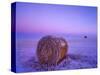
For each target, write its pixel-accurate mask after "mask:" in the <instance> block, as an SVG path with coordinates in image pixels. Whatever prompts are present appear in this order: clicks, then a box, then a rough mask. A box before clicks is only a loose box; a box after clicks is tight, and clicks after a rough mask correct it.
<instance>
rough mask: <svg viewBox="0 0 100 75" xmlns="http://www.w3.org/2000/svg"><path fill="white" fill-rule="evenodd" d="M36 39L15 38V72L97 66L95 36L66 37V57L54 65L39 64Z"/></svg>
mask: <svg viewBox="0 0 100 75" xmlns="http://www.w3.org/2000/svg"><path fill="white" fill-rule="evenodd" d="M39 39H40V38H38V39H34V40H33V38H32V39H26V38H25V39H24V38H21V39H17V40H18V41H17V51H16V55H17V58H16V63H17V64H16V68H17V69H16V70H17V72H31V71H35V72H36V71H48V70H49V71H52V70H70V69H71V70H73V69H86V68H96V67H97V40H96V38H95V37H88V38H87V39H85V38H83V37H74V38H73V37H72V38H70V37H69V38H66V40H67V41H68V44H69V48H68V59H67V58H66V59H64V60H63V61H62V62H61V63H60V64H59V65H57V66H56V67H54V66H52V67H47V66H46V65H44V66H41V65H40V64H39V62H38V60H37V56H36V47H37V42H38V40H39Z"/></svg>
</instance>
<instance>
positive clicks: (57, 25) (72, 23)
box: [16, 2, 97, 34]
mask: <svg viewBox="0 0 100 75" xmlns="http://www.w3.org/2000/svg"><path fill="white" fill-rule="evenodd" d="M16 8H17V9H16V26H17V27H16V28H17V32H22V33H33V34H34V33H37V34H38V33H45V34H53V33H55V34H56V33H64V34H67V33H71V34H82V33H83V34H84V33H89V34H96V33H97V8H96V7H86V6H67V5H51V4H36V3H20V2H17V3H16Z"/></svg>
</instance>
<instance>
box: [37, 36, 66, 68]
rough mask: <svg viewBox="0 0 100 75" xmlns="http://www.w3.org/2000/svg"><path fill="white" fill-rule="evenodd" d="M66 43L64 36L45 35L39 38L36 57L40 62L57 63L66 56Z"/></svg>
mask: <svg viewBox="0 0 100 75" xmlns="http://www.w3.org/2000/svg"><path fill="white" fill-rule="evenodd" d="M67 52H68V44H67V41H66V40H65V39H64V38H60V37H53V36H45V37H43V38H41V39H40V40H39V42H38V46H37V57H38V60H39V62H40V64H47V65H49V66H50V65H57V64H59V63H60V62H61V61H62V60H63V59H64V58H65V57H66V56H67Z"/></svg>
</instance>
